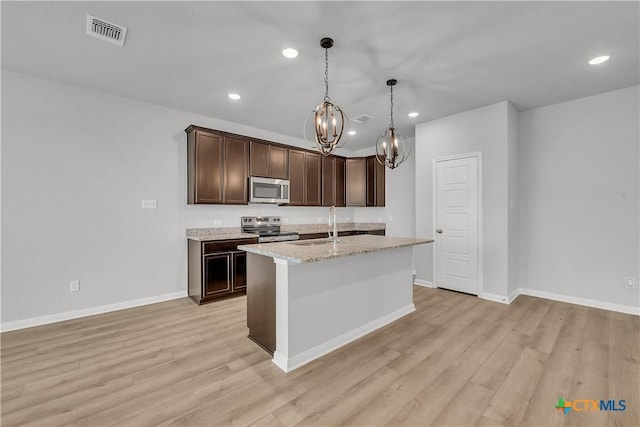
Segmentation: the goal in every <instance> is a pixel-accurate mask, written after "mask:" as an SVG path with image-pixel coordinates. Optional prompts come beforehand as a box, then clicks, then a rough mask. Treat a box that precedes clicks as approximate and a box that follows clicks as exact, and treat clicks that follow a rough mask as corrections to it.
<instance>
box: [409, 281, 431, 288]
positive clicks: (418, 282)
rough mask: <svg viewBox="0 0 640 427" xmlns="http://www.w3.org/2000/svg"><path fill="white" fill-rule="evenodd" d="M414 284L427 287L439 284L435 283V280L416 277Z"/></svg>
mask: <svg viewBox="0 0 640 427" xmlns="http://www.w3.org/2000/svg"><path fill="white" fill-rule="evenodd" d="M413 284H414V285H418V286H424V287H425V288H437V286H436V285H434V284H433V282H431V281H429V280H421V279H414V280H413Z"/></svg>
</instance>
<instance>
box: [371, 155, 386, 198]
mask: <svg viewBox="0 0 640 427" xmlns="http://www.w3.org/2000/svg"><path fill="white" fill-rule="evenodd" d="M373 162H374V163H375V171H376V172H375V175H376V178H375V181H376V206H384V205H385V173H386V168H385V167H384V165H381V164H380V163H379V162H378V161H377V160H376V158H375V157H374V158H373Z"/></svg>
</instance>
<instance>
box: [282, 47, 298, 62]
mask: <svg viewBox="0 0 640 427" xmlns="http://www.w3.org/2000/svg"><path fill="white" fill-rule="evenodd" d="M282 55H283V56H284V57H285V58H289V59H293V58H295V57H296V56H298V51H297V50H295V49H294V48H292V47H287V48H284V49H282Z"/></svg>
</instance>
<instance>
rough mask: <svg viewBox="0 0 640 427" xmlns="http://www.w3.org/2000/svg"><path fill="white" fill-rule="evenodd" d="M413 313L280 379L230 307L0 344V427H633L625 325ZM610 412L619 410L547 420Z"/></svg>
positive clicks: (533, 314)
mask: <svg viewBox="0 0 640 427" xmlns="http://www.w3.org/2000/svg"><path fill="white" fill-rule="evenodd" d="M414 295H415V303H416V307H417V310H416V312H415V313H413V314H411V315H409V316H407V317H405V318H403V319H401V320H399V321H397V322H394V323H393V324H391V325H389V326H387V327H385V328H383V329H380V330H379V331H376V332H375V333H373V334H370V335H367V336H366V337H363V338H362V339H360V340H358V341H356V342H354V343H352V344H350V345H348V346H346V347H343V348H342V349H340V350H338V351H336V352H334V353H331V354H330V355H328V356H325V357H323V358H321V359H320V360H317V361H315V362H313V363H311V364H309V365H307V366H304V367H302V368H300V369H298V370H296V371H294V372H292V373H290V374H285V373H283V372H281V371H280V370H279V369H278V368H277V367H276V366H275V365H273V364H272V363H271V360H270V358H269V356H268V355H267V354H266V353H265V352H264V351H262V350H261V349H259V348H258V347H257V346H256V345H255V344H253V343H252V342H251V341H249V339H247V338H246V335H247V329H246V327H245V304H246V300H245V298H237V299H234V300H228V301H223V302H219V303H215V304H210V305H206V306H202V307H197V306H195V305H194V304H193V303H192V302H191V301H190V300H187V299H182V300H175V301H169V302H166V303H161V304H155V305H152V306H146V307H141V308H134V309H130V310H124V311H120V312H115V313H108V314H104V315H99V316H93V317H89V318H84V319H78V320H72V321H68V322H63V323H58V324H55V325H48V326H42V327H37V328H31V329H27V330H22V331H16V332H9V333H5V334H2V337H1V338H2V359H1V360H2V365H1V368H2V426H4V427H9V426H17V425H34V426H35V425H41V426H55V425H79V426H107V425H119V426H165V425H169V426H187V425H189V426H203V425H249V424H253V425H271V426H281V425H284V426H289V425H295V424H302V425H339V424H340V425H345V424H346V425H363V426H364V425H367V426H371V425H395V426H401V425H403V426H404V425H407V426H408V425H411V426H428V425H446V426H467V425H481V426H487V425H514V426H515V425H530V426H552V425H567V426H572V425H590V426H606V425H609V426H618V425H627V426H639V425H640V418H639V412H638V410H639V405H640V396H639V378H640V369H639V363H640V356H639V352H640V340H639V334H640V327H639V318H638V317H636V316H630V315H623V314H618V313H613V312H608V311H603V310H597V309H591V308H586V307H581V306H576V305H571V304H564V303H559V302H553V301H549V300H544V299H537V298H532V297H520V298H518V299H517V300H516V301H515V302H514V303H513V304H511V305H510V306H506V305H502V304H498V303H493V302H489V301H484V300H480V299H478V298H476V297H472V296H468V295H463V294H458V293H453V292H447V291H443V290H436V289H427V288H417V287H416V288H415V289H414ZM559 397H564V398H565V399H566V400H573V399H595V400H599V399H615V400H619V399H624V400H626V402H627V410H626V411H625V412H600V411H597V412H583V413H578V412H575V411H572V412H570V413H569V414H568V415H566V416H564V415H563V414H562V413H561V412H560V411H558V410H556V409H554V405H555V404H556V402H557V400H558V398H559Z"/></svg>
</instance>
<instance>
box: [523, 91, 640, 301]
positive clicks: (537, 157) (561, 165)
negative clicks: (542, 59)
mask: <svg viewBox="0 0 640 427" xmlns="http://www.w3.org/2000/svg"><path fill="white" fill-rule="evenodd" d="M638 103H639V99H638V86H635V87H631V88H627V89H622V90H618V91H613V92H608V93H604V94H601V95H596V96H591V97H587V98H582V99H577V100H574V101H569V102H565V103H561V104H556V105H552V106H547V107H542V108H537V109H534V110H530V111H526V112H523V113H520V115H519V153H518V162H519V170H520V174H519V176H520V181H519V189H520V191H519V193H520V224H519V229H520V286H521V287H523V288H528V289H533V290H537V291H543V292H549V293H553V294H558V295H563V296H571V297H578V298H584V299H589V300H596V301H601V302H607V303H611V304H620V305H623V306H632V307H639V306H640V302H639V300H640V297H639V293H638V285H637V283H638V276H639V258H640V253H639V234H640V229H639V223H638V221H639V218H640V212H639V196H638V192H639V172H638V169H639V162H638V159H639V144H640V143H639V141H640V135H639V130H638V129H639V119H638V117H639V115H640V111H639V107H638ZM628 277H634V278H635V280H636V288H635V289H627V288H626V287H625V279H626V278H628Z"/></svg>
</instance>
